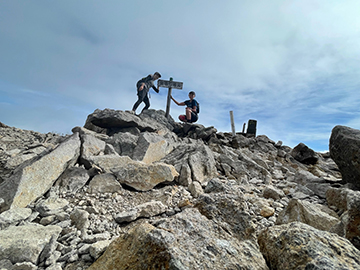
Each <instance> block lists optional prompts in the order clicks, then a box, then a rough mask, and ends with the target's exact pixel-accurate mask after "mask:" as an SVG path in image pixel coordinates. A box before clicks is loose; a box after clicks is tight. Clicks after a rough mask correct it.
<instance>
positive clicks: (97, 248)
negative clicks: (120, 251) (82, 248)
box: [89, 240, 111, 260]
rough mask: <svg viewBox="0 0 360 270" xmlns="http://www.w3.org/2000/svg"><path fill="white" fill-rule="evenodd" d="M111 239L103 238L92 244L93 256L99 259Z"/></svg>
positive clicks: (91, 251)
mask: <svg viewBox="0 0 360 270" xmlns="http://www.w3.org/2000/svg"><path fill="white" fill-rule="evenodd" d="M110 242H111V241H110V240H103V241H99V242H96V243H94V244H92V245H91V246H90V248H89V252H90V255H91V257H93V258H94V259H95V260H96V259H98V258H99V257H100V256H101V255H102V254H103V253H104V251H105V250H106V248H107V247H108V246H109V245H110Z"/></svg>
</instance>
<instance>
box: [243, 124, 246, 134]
mask: <svg viewBox="0 0 360 270" xmlns="http://www.w3.org/2000/svg"><path fill="white" fill-rule="evenodd" d="M245 127H246V123H244V124H243V131H242V133H245Z"/></svg>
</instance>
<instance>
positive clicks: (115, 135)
mask: <svg viewBox="0 0 360 270" xmlns="http://www.w3.org/2000/svg"><path fill="white" fill-rule="evenodd" d="M72 132H73V134H72V135H66V136H60V135H57V134H53V133H47V134H41V133H38V132H34V131H28V130H21V129H18V128H14V127H9V126H7V125H5V124H2V123H0V149H1V151H0V269H1V270H4V269H7V270H20V269H21V270H27V269H29V270H35V269H39V270H40V269H41V270H42V269H46V270H61V269H66V270H82V269H89V270H113V269H154V270H155V269H172V270H191V269H229V270H230V269H231V270H233V269H242V270H256V269H259V270H275V269H276V270H283V269H284V270H285V269H286V270H288V269H290V270H292V269H312V270H329V269H334V270H335V269H336V270H339V269H341V270H349V269H354V270H355V269H358V270H359V269H360V191H359V187H360V167H359V159H360V135H359V134H360V131H359V130H354V129H351V128H349V127H344V126H336V127H334V129H333V131H332V134H331V138H330V142H329V152H328V153H316V152H315V151H313V150H312V149H310V148H309V147H308V146H306V145H305V144H303V143H301V142H299V144H298V145H297V146H296V147H295V148H293V149H292V148H290V147H288V146H285V145H283V144H282V142H281V141H279V142H274V141H272V140H271V139H270V138H268V137H267V136H266V135H259V136H256V137H255V136H254V135H253V134H246V133H238V134H236V135H235V136H233V135H232V133H223V132H218V131H217V130H216V128H214V127H204V126H202V125H200V124H183V123H178V122H175V121H174V120H173V119H172V118H171V117H169V118H166V117H165V113H164V112H163V111H161V110H159V111H156V110H147V111H144V112H143V113H142V114H140V115H133V114H130V113H127V112H124V111H120V110H110V109H105V110H95V111H94V113H92V114H90V115H89V116H88V118H87V119H86V122H85V124H84V126H83V127H75V128H73V130H72Z"/></svg>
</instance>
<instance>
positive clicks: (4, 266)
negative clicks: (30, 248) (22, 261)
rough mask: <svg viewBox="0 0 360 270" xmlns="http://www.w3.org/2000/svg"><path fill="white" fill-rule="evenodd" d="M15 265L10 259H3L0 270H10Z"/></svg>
mask: <svg viewBox="0 0 360 270" xmlns="http://www.w3.org/2000/svg"><path fill="white" fill-rule="evenodd" d="M12 267H13V264H12V263H11V261H10V260H9V259H3V260H0V269H1V270H3V269H4V270H9V269H12Z"/></svg>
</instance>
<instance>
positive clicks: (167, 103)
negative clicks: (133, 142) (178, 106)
mask: <svg viewBox="0 0 360 270" xmlns="http://www.w3.org/2000/svg"><path fill="white" fill-rule="evenodd" d="M172 80H173V78H170V81H172ZM171 91H172V88H171V87H170V88H169V90H168V95H167V102H166V113H165V117H166V118H168V117H169V114H170V103H171Z"/></svg>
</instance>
